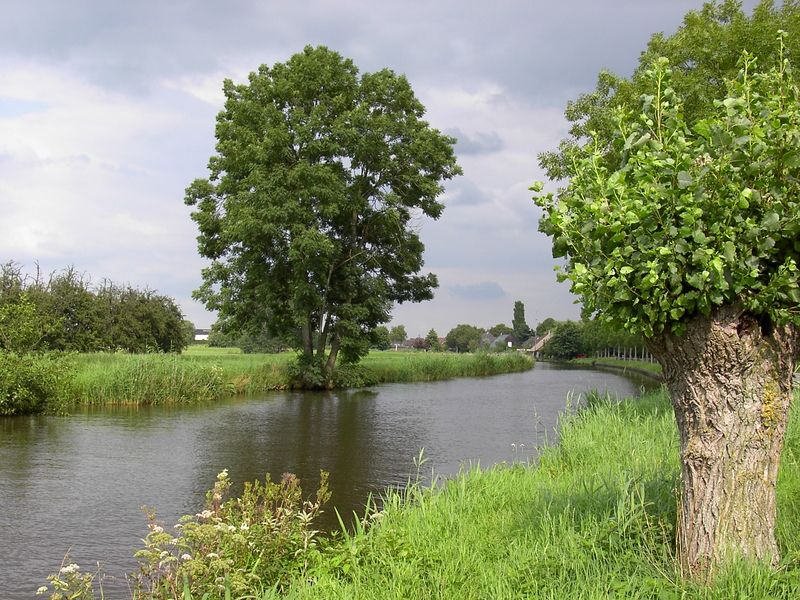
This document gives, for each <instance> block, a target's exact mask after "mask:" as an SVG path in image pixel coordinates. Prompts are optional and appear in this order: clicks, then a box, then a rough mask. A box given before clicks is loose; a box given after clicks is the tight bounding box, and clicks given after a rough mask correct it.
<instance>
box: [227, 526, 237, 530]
mask: <svg viewBox="0 0 800 600" xmlns="http://www.w3.org/2000/svg"><path fill="white" fill-rule="evenodd" d="M228 531H236V527H234V526H233V525H228Z"/></svg>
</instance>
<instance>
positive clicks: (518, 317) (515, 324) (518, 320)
mask: <svg viewBox="0 0 800 600" xmlns="http://www.w3.org/2000/svg"><path fill="white" fill-rule="evenodd" d="M511 328H512V330H513V332H514V337H516V338H517V339H518V340H519V341H520V342H524V341H525V340H527V339H528V338H529V337H531V335H533V332H532V331H531V328H530V327H528V323H526V322H525V304H523V303H522V300H517V301H516V302H514V318H513V319H512V320H511Z"/></svg>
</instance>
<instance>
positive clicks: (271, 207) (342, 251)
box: [186, 46, 460, 386]
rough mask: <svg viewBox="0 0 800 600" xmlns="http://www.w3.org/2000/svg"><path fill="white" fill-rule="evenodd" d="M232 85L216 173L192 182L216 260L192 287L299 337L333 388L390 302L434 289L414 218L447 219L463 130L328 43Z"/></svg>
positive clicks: (230, 313) (243, 319)
mask: <svg viewBox="0 0 800 600" xmlns="http://www.w3.org/2000/svg"><path fill="white" fill-rule="evenodd" d="M224 91H225V96H226V102H225V108H224V109H223V111H222V112H220V113H219V115H218V116H217V128H216V137H217V146H216V154H215V155H214V156H213V157H212V158H211V160H210V161H209V169H210V171H211V174H210V177H209V178H208V179H198V180H195V181H194V182H193V183H192V184H191V185H190V186H189V187H188V188H187V190H186V203H187V204H189V205H191V206H195V207H196V208H195V210H194V212H193V213H192V219H193V220H194V221H195V222H196V223H197V225H198V227H199V229H200V235H199V237H198V241H199V251H200V254H201V255H203V256H204V257H207V258H209V259H211V261H212V264H211V266H210V267H208V268H206V269H204V271H203V280H204V283H203V285H202V287H201V288H200V289H199V290H197V292H196V297H197V298H199V299H201V300H202V301H204V302H205V304H206V306H207V307H208V308H209V309H214V310H218V311H219V313H220V315H221V317H222V318H223V319H224V320H226V321H227V322H229V323H230V324H231V326H232V327H233V328H234V329H239V328H242V327H244V326H246V325H252V324H253V323H256V324H264V323H266V324H267V325H268V326H269V328H270V330H271V331H272V333H274V334H277V335H282V336H283V335H287V336H289V335H291V336H293V338H294V340H295V343H296V346H297V347H298V348H300V349H301V350H302V354H303V357H302V360H301V361H300V366H301V368H308V369H314V370H320V369H321V371H322V374H323V380H324V383H325V385H326V386H327V385H328V384H330V382H331V381H332V378H333V369H334V365H335V364H336V358H337V355H338V353H339V352H341V353H342V356H343V358H344V361H345V362H346V363H348V362H349V363H352V362H355V361H357V360H358V359H359V358H361V357H362V356H364V355H365V354H366V353H367V352H368V349H369V345H370V335H369V334H370V332H371V331H372V330H373V329H374V328H375V327H376V326H377V325H379V324H380V323H382V322H385V321H388V319H389V310H390V308H391V305H392V303H393V302H406V301H411V302H418V301H421V300H425V299H429V298H431V296H432V289H433V288H434V287H435V286H436V284H437V281H436V278H435V276H433V275H432V274H427V275H420V274H419V273H420V270H421V269H422V265H423V261H422V251H423V244H422V242H421V241H420V238H419V236H418V234H417V232H416V229H415V228H414V227H412V223H411V219H412V217H413V218H416V217H418V216H420V215H425V216H428V217H431V218H434V219H435V218H438V217H439V216H440V214H441V212H442V210H443V208H444V207H443V205H442V204H441V203H440V202H437V200H436V198H437V197H438V196H439V194H440V193H441V192H442V189H443V188H442V182H443V181H445V180H447V179H450V178H451V177H453V176H455V175H457V174H458V173H460V169H459V167H458V166H457V164H456V160H455V155H454V153H453V143H454V140H453V139H452V138H450V137H447V136H445V135H443V134H441V133H440V132H439V131H437V130H435V129H433V128H431V127H430V126H429V125H428V123H426V122H425V121H424V120H422V116H423V114H424V107H423V106H422V104H421V103H420V102H419V101H418V100H417V99H416V97H415V96H414V93H413V91H412V89H411V86H410V85H409V83H408V81H407V80H406V78H405V77H403V76H399V75H396V74H395V73H393V72H392V71H390V70H387V69H385V70H382V71H378V72H376V73H365V74H363V75H360V76H359V73H358V69H357V68H356V66H355V65H354V64H353V62H352V61H350V60H347V59H344V58H342V57H341V56H340V55H339V54H337V53H336V52H333V51H331V50H328V49H327V48H324V47H317V48H312V47H310V46H308V47H306V48H305V49H304V50H303V52H301V53H299V54H296V55H294V56H292V57H291V58H290V59H289V60H288V61H287V62H285V63H278V64H275V65H274V66H273V67H268V66H266V65H262V66H261V67H260V68H259V70H258V71H257V72H255V73H252V74H251V75H250V78H249V82H248V83H247V84H240V85H236V84H234V83H232V82H231V81H230V80H226V81H225V84H224ZM315 341H316V344H315V343H314V342H315ZM328 344H330V349H329V346H328ZM309 379H316V377H310V378H309Z"/></svg>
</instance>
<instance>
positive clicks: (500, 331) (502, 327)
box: [489, 323, 514, 337]
mask: <svg viewBox="0 0 800 600" xmlns="http://www.w3.org/2000/svg"><path fill="white" fill-rule="evenodd" d="M489 333H491V334H492V335H493V336H494V337H497V336H499V335H505V334H509V335H511V334H513V333H514V330H513V329H512V328H511V327H509V326H508V325H506V324H505V323H498V324H497V325H495V326H493V327H489Z"/></svg>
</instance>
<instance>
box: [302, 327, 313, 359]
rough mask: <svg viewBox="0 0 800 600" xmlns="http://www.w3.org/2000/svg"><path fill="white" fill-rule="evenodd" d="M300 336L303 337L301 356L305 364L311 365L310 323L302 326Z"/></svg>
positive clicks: (311, 336) (311, 342)
mask: <svg viewBox="0 0 800 600" xmlns="http://www.w3.org/2000/svg"><path fill="white" fill-rule="evenodd" d="M309 321H310V320H309ZM301 335H302V337H303V356H304V358H305V360H306V362H307V363H308V364H311V363H312V362H313V360H314V336H313V334H312V329H311V325H310V322H307V323H306V324H305V325H303V328H302V330H301Z"/></svg>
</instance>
